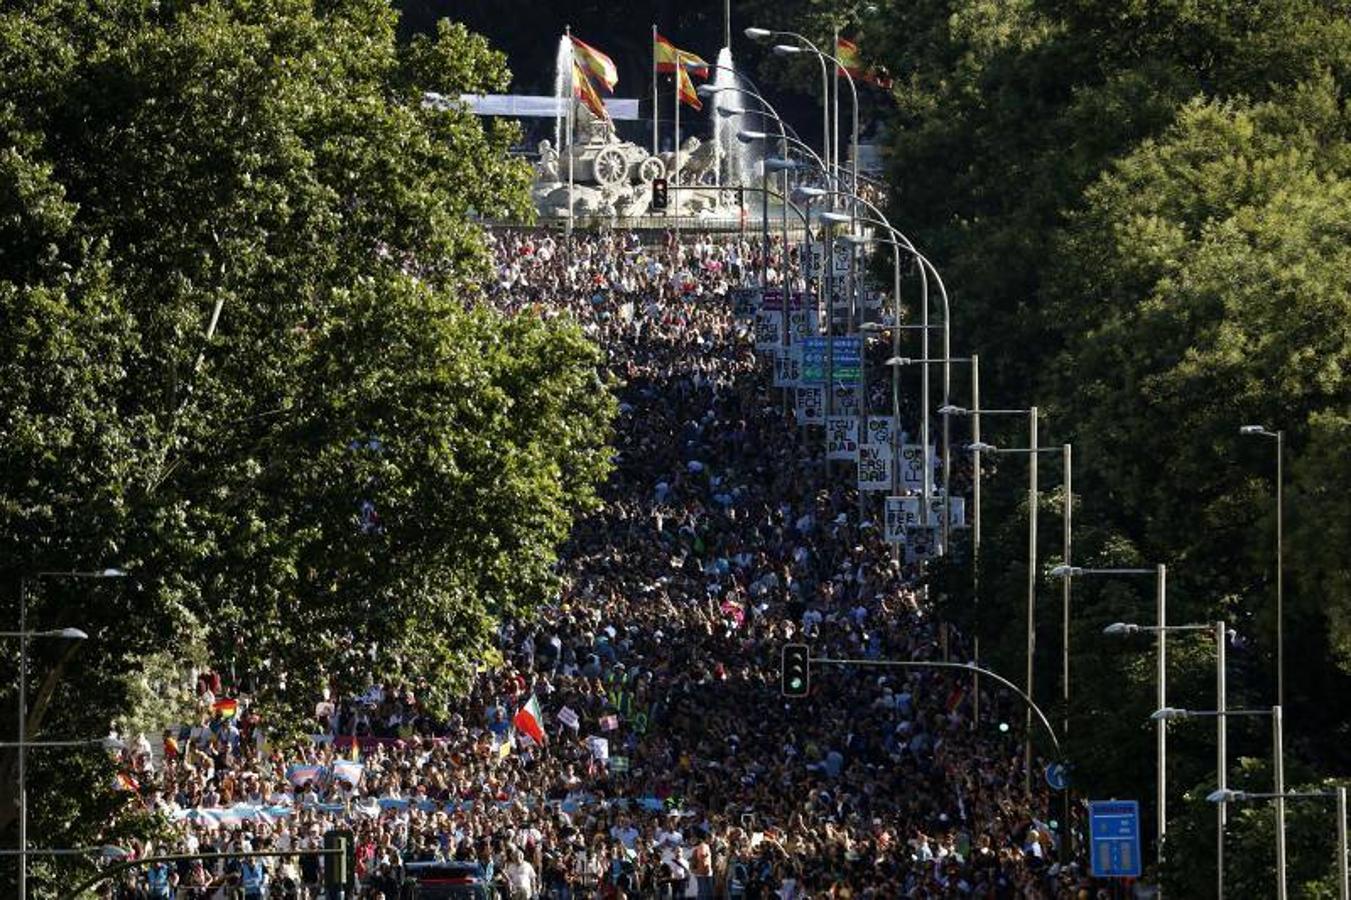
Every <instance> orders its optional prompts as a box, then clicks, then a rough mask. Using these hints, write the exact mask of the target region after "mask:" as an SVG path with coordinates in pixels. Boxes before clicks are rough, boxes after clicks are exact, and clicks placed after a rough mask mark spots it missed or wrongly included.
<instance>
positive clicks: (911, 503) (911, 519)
mask: <svg viewBox="0 0 1351 900" xmlns="http://www.w3.org/2000/svg"><path fill="white" fill-rule="evenodd" d="M903 500H904V506H905V512H906V516H907V519H906V524H907V525H916V526H917V525H920V524H921V523H920V515H919V501H920V498H919V497H905V498H903ZM943 507H944V502H943V497H941V496H931V497H929V524H930V525H932V526H934V527H941V526H942V524H943ZM952 527H953V528H965V527H966V498H965V497H953V498H952Z"/></svg>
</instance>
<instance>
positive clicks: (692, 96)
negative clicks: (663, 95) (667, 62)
mask: <svg viewBox="0 0 1351 900" xmlns="http://www.w3.org/2000/svg"><path fill="white" fill-rule="evenodd" d="M676 90H677V91H678V92H679V94H680V102H681V103H683V104H685V105H686V106H693V107H694V108H695V109H703V108H704V104H703V103H701V102H700V101H699V92H698V91H696V90H695V89H694V82H693V81H691V80H690V73H689V72H688V71H686V69H685V67H684V66H680V67H678V68H677V69H676Z"/></svg>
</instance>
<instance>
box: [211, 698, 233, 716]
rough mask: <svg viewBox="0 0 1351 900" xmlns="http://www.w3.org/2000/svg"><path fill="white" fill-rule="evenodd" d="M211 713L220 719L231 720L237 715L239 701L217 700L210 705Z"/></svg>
mask: <svg viewBox="0 0 1351 900" xmlns="http://www.w3.org/2000/svg"><path fill="white" fill-rule="evenodd" d="M211 712H212V713H214V714H215V715H218V716H220V717H221V718H222V719H233V718H234V717H235V716H236V715H238V714H239V701H238V700H231V699H229V698H228V697H227V698H225V699H223V700H217V701H216V702H215V703H213V704H211Z"/></svg>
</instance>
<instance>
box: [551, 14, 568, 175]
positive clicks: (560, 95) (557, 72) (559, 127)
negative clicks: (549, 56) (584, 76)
mask: <svg viewBox="0 0 1351 900" xmlns="http://www.w3.org/2000/svg"><path fill="white" fill-rule="evenodd" d="M554 97H555V98H556V99H557V100H558V101H559V103H558V111H557V112H556V113H555V114H554V149H555V150H557V151H558V152H559V153H562V152H563V123H564V122H565V121H566V120H567V113H566V112H564V110H566V109H567V106H566V105H565V103H564V101H566V103H571V102H572V40H571V38H569V37H568V36H567V35H566V34H565V35H563V36H562V37H561V38H559V39H558V53H557V55H556V56H555V57H554Z"/></svg>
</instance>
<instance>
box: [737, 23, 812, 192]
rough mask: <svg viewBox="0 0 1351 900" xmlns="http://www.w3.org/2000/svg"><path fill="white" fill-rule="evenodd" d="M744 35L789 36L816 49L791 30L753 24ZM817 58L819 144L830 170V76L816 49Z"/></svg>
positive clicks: (761, 37) (759, 37) (757, 37)
mask: <svg viewBox="0 0 1351 900" xmlns="http://www.w3.org/2000/svg"><path fill="white" fill-rule="evenodd" d="M744 34H745V35H746V37H748V38H750V39H751V40H753V41H764V40H768V39H769V38H772V37H790V38H793V39H794V40H798V41H801V42H802V43H803V44H804V45H805V46H807V47H810V48H811V49H812V50H816V45H815V44H813V43H812V42H811V41H809V40H807V39H806V38H805V37H803V36H802V35H800V34H795V33H794V32H791V31H775V30H773V29H769V28H756V27H754V26H752V27H750V28H747V29H746V30H745V32H744ZM816 52H817V58H818V60H819V61H820V63H821V145H822V147H823V148H824V149H825V154H824V156H825V163H826V170H827V172H829V170H830V76H829V75H828V74H827V73H826V60H825V57H823V56H821V55H820V51H819V50H817V51H816Z"/></svg>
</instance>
